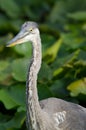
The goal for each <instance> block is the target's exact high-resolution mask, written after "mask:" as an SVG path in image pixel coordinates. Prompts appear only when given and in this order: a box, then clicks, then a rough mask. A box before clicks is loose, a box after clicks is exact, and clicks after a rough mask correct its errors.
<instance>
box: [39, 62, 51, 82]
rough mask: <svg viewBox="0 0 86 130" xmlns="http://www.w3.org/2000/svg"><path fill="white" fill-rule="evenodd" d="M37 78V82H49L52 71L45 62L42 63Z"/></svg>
mask: <svg viewBox="0 0 86 130" xmlns="http://www.w3.org/2000/svg"><path fill="white" fill-rule="evenodd" d="M38 77H39V78H38V80H39V81H41V82H44V80H51V78H52V70H51V68H50V67H49V66H48V65H47V64H46V63H45V62H43V63H42V66H41V69H40V71H39V74H38Z"/></svg>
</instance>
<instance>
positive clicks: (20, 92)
mask: <svg viewBox="0 0 86 130" xmlns="http://www.w3.org/2000/svg"><path fill="white" fill-rule="evenodd" d="M25 89H26V85H22V84H17V85H15V86H11V87H10V88H9V89H7V93H8V94H9V96H10V97H11V99H12V100H13V101H14V102H16V104H17V105H18V106H19V107H20V106H22V107H25V97H26V96H25Z"/></svg>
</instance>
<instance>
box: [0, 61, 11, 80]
mask: <svg viewBox="0 0 86 130" xmlns="http://www.w3.org/2000/svg"><path fill="white" fill-rule="evenodd" d="M9 68H10V64H9V62H8V61H4V60H2V61H0V81H1V82H4V80H5V82H6V79H7V78H8V77H9V76H10V74H11V69H9Z"/></svg>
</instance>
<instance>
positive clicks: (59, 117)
mask: <svg viewBox="0 0 86 130" xmlns="http://www.w3.org/2000/svg"><path fill="white" fill-rule="evenodd" d="M53 117H54V120H55V122H56V127H58V125H59V124H61V123H62V122H64V121H65V118H66V111H62V112H57V113H54V115H53Z"/></svg>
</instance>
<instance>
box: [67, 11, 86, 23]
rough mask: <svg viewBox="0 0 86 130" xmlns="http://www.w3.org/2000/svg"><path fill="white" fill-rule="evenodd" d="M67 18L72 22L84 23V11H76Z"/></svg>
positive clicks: (85, 17)
mask: <svg viewBox="0 0 86 130" xmlns="http://www.w3.org/2000/svg"><path fill="white" fill-rule="evenodd" d="M67 16H68V17H69V18H72V19H74V20H80V21H85V20H86V11H78V12H75V13H69V14H68V15H67Z"/></svg>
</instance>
